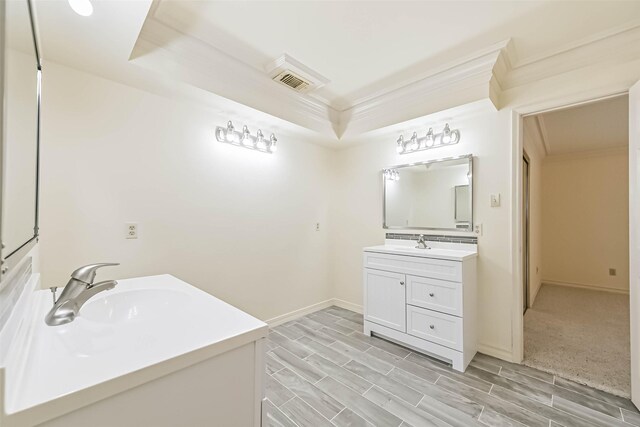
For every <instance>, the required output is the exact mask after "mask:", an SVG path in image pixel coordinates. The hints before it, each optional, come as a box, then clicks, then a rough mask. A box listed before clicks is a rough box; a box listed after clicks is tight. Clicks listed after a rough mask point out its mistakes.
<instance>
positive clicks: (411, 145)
mask: <svg viewBox="0 0 640 427" xmlns="http://www.w3.org/2000/svg"><path fill="white" fill-rule="evenodd" d="M458 142H460V131H459V130H457V129H455V130H451V128H450V127H449V123H447V124H446V125H445V126H444V129H443V130H442V132H440V133H435V134H434V133H433V129H432V128H429V131H428V132H427V134H426V135H425V136H422V137H418V133H417V132H414V133H413V135H411V139H410V140H408V141H406V140H405V139H404V136H403V135H400V136H399V137H398V140H397V141H396V144H397V145H396V150H397V151H398V154H408V153H414V152H416V151H423V150H430V149H432V148H438V147H445V146H448V145H454V144H457V143H458Z"/></svg>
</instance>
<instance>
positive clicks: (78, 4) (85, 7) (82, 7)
mask: <svg viewBox="0 0 640 427" xmlns="http://www.w3.org/2000/svg"><path fill="white" fill-rule="evenodd" d="M68 1H69V6H71V9H73V11H74V12H75V13H77V14H78V15H80V16H89V15H91V14H92V13H93V5H92V4H91V1H90V0H68Z"/></svg>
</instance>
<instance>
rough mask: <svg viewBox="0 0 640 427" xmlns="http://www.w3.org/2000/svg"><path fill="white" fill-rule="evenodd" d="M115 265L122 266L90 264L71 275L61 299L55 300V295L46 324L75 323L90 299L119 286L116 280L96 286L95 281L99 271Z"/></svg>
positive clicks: (45, 319) (99, 283)
mask: <svg viewBox="0 0 640 427" xmlns="http://www.w3.org/2000/svg"><path fill="white" fill-rule="evenodd" d="M114 265H120V264H117V263H116V264H114V263H101V264H90V265H85V266H84V267H80V268H79V269H77V270H76V271H74V272H73V273H71V279H70V280H69V282H67V285H66V286H65V287H64V290H63V291H62V293H61V294H60V298H58V299H57V300H55V293H54V302H53V307H52V308H51V310H49V313H47V315H46V316H45V318H44V321H45V322H46V324H47V325H49V326H58V325H64V324H65V323H69V322H73V320H74V319H75V318H76V316H77V315H78V312H79V311H80V308H82V306H83V305H84V303H85V302H87V301H88V300H89V298H91V297H92V296H94V295H95V294H97V293H99V292H102V291H106V290H108V289H113V288H114V287H115V286H116V285H117V284H118V282H116V281H115V280H105V281H103V282H98V283H96V284H94V283H93V281H94V279H95V278H96V270H97V269H99V268H100V267H108V266H114Z"/></svg>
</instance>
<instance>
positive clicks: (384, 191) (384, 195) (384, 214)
mask: <svg viewBox="0 0 640 427" xmlns="http://www.w3.org/2000/svg"><path fill="white" fill-rule="evenodd" d="M460 159H467V160H468V162H469V175H470V179H469V195H470V200H469V203H470V204H471V206H470V207H471V220H470V221H469V223H468V226H467V227H466V228H444V227H408V226H402V225H391V226H390V225H387V203H386V199H387V180H386V179H385V177H384V169H383V172H382V228H384V229H385V230H434V231H464V232H471V231H473V154H465V155H463V156H457V157H445V158H442V159H436V160H428V161H426V162H415V163H408V164H404V165H397V166H389V167H387V168H385V169H402V168H407V167H411V166H421V165H428V164H431V163H440V162H446V161H449V160H460Z"/></svg>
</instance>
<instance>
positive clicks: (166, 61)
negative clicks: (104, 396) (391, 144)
mask: <svg viewBox="0 0 640 427" xmlns="http://www.w3.org/2000/svg"><path fill="white" fill-rule="evenodd" d="M165 3H168V4H169V6H168V7H169V8H168V9H166V10H164V11H159V6H160V5H161V4H163V5H164V4H165ZM174 9H175V10H174ZM174 12H175V13H174ZM179 12H180V7H179V2H175V3H172V2H166V1H165V0H154V2H153V5H152V7H151V9H150V12H149V15H148V16H147V19H146V21H145V23H144V25H143V28H142V30H141V32H140V35H139V38H138V40H137V42H136V46H135V48H134V51H133V53H132V55H131V61H132V62H135V63H137V64H139V65H141V66H143V67H145V68H147V69H151V70H154V71H156V72H159V73H162V74H165V75H168V76H169V77H170V78H172V79H177V80H180V81H183V82H185V83H188V84H190V85H192V86H195V87H197V88H199V89H202V90H205V91H208V92H211V93H214V94H216V95H219V96H221V97H224V98H227V99H229V100H232V101H235V102H237V103H239V104H243V105H246V106H248V107H251V108H253V109H256V110H259V111H262V112H264V113H267V114H270V115H272V116H275V117H278V118H280V119H283V120H286V121H288V122H291V123H293V124H296V125H299V126H302V127H304V128H307V129H310V130H313V131H316V132H318V133H320V134H321V135H323V136H327V137H330V138H332V139H335V138H336V137H337V138H338V139H341V140H350V139H353V138H354V137H355V136H357V135H360V134H362V133H365V132H369V131H372V130H375V129H380V128H383V127H387V126H390V125H394V124H398V123H403V122H406V121H409V120H412V119H415V118H419V117H423V116H426V115H429V114H433V113H436V112H439V111H443V110H448V109H451V108H454V107H457V106H461V105H466V104H470V103H473V102H476V101H480V100H488V101H489V102H488V104H490V105H491V106H492V108H493V109H495V110H500V109H501V108H503V107H504V106H505V105H507V104H508V103H507V101H509V100H511V101H513V100H512V99H511V98H514V97H516V98H517V97H518V96H519V95H518V94H522V93H525V95H527V96H529V94H530V93H531V92H532V91H533V90H534V89H533V88H534V85H535V84H537V83H538V82H540V81H543V80H545V79H551V78H556V77H559V76H561V75H567V76H569V75H570V74H567V73H570V72H572V71H573V72H582V70H594V69H595V68H596V67H603V66H605V65H606V64H626V63H629V62H631V61H638V60H640V21H639V20H636V21H634V22H631V23H628V24H626V25H623V26H620V27H617V28H613V29H611V30H609V31H606V32H601V33H597V34H594V35H591V36H589V37H588V38H585V39H582V40H579V41H577V42H573V43H569V44H566V45H563V46H561V47H559V48H557V49H554V50H552V51H548V52H546V53H544V54H542V55H538V56H536V57H530V58H525V59H524V60H521V59H519V58H518V57H517V55H516V51H515V48H514V43H513V42H512V41H511V40H510V39H508V40H504V41H501V42H499V43H496V44H493V45H491V46H487V47H485V48H483V49H480V50H477V51H475V52H472V53H471V54H469V55H467V56H465V57H462V58H460V59H458V60H456V61H454V62H450V63H444V64H442V65H438V66H436V67H434V68H432V69H431V70H429V71H427V72H426V73H423V74H421V75H419V76H417V78H416V79H413V80H411V81H404V82H402V83H399V84H397V85H395V86H393V87H387V88H386V89H384V90H381V91H378V92H374V93H371V94H370V95H367V96H366V97H363V98H360V99H358V100H357V101H356V102H355V103H354V104H353V105H352V106H350V107H348V108H346V109H342V110H339V109H336V108H333V107H332V106H331V105H330V104H329V102H328V100H327V99H324V98H322V97H320V96H319V95H318V94H316V93H314V92H311V93H309V94H301V93H297V92H294V91H292V90H290V89H289V88H286V87H284V86H282V85H280V84H278V83H275V82H273V81H272V80H271V78H270V77H269V75H267V74H265V73H264V70H262V69H258V68H256V67H255V64H254V66H251V65H249V64H248V63H246V62H244V61H243V60H242V59H239V58H236V57H233V56H231V55H229V54H227V53H226V52H225V51H223V50H222V47H223V46H216V44H220V43H221V42H219V41H216V40H213V39H212V37H207V34H206V32H205V30H206V27H202V26H200V27H198V28H197V29H195V27H194V26H190V25H189V24H190V23H193V21H192V19H195V18H194V17H192V16H187V15H184V16H183V15H181V14H180V13H179ZM183 12H184V11H183ZM184 13H185V14H187V12H184ZM196 18H197V17H196ZM207 39H209V41H207ZM242 52H243V55H244V58H245V60H246V59H247V58H248V57H249V56H250V53H251V52H250V49H249V48H248V47H246V46H245V48H244V50H242ZM248 55H249V56H248ZM241 56H242V55H241ZM254 62H255V61H254ZM603 78H604V77H603ZM619 86H620V90H621V91H623V90H625V88H624V87H623V86H624V85H621V84H619ZM509 105H511V104H509ZM546 148H547V150H548V147H546Z"/></svg>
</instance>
